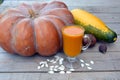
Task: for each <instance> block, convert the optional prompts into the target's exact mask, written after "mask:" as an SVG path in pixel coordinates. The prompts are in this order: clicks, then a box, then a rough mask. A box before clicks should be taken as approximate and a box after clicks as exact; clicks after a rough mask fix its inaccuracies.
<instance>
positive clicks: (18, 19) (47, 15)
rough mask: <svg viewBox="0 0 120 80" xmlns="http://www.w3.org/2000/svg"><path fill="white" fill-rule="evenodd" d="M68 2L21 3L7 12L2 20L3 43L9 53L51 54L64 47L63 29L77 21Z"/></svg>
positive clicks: (1, 36)
mask: <svg viewBox="0 0 120 80" xmlns="http://www.w3.org/2000/svg"><path fill="white" fill-rule="evenodd" d="M73 21H74V20H73V16H72V14H71V12H70V11H69V10H68V8H67V6H66V4H65V3H63V2H60V1H53V2H50V3H34V4H31V5H29V4H25V3H23V4H21V5H19V6H18V7H16V8H11V9H8V10H7V11H5V12H3V13H2V15H1V19H0V45H1V47H2V48H3V49H4V50H6V51H7V52H9V53H17V54H19V55H22V56H32V55H33V54H35V53H36V52H37V53H39V54H40V55H42V56H51V55H53V54H55V53H56V52H57V51H58V50H60V49H61V48H62V35H61V29H62V28H63V27H64V26H65V25H71V24H73Z"/></svg>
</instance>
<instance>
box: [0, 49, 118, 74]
mask: <svg viewBox="0 0 120 80" xmlns="http://www.w3.org/2000/svg"><path fill="white" fill-rule="evenodd" d="M119 53H120V52H107V53H106V54H101V53H100V52H86V51H84V52H82V54H80V55H79V58H80V59H83V60H84V61H85V63H89V64H90V61H91V60H92V61H94V64H93V65H92V64H90V67H91V68H92V70H89V69H87V67H86V66H85V67H80V68H79V69H76V71H114V70H115V71H116V70H118V71H120V67H119V66H120V61H119V60H120V55H119ZM57 55H58V56H61V57H63V58H64V57H65V56H64V54H63V53H58V54H57ZM48 58H50V57H47V58H46V57H41V56H38V55H35V56H32V57H21V56H18V55H10V54H7V53H0V64H1V65H0V72H29V71H30V72H47V71H49V68H42V69H40V70H38V69H37V66H38V65H39V62H40V61H46V60H47V59H48ZM52 59H55V58H54V57H52ZM56 64H57V63H56ZM56 64H55V65H56ZM50 65H54V64H51V63H49V66H50Z"/></svg>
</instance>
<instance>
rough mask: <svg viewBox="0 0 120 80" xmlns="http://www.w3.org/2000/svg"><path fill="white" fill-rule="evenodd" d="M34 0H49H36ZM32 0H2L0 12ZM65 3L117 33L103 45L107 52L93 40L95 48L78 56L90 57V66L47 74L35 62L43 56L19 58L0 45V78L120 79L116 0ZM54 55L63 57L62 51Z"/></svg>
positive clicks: (119, 11) (119, 5)
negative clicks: (93, 17)
mask: <svg viewBox="0 0 120 80" xmlns="http://www.w3.org/2000/svg"><path fill="white" fill-rule="evenodd" d="M36 1H37V2H42V1H46V2H49V1H50V0H36ZM36 1H34V0H13V1H12V0H5V1H4V3H3V4H2V5H0V12H2V11H3V10H5V9H7V8H8V7H15V6H17V5H18V4H20V3H22V2H27V3H33V2H36ZM61 1H63V2H65V3H66V4H67V5H68V7H69V9H70V10H71V9H74V8H82V9H85V10H87V11H89V12H91V13H93V14H94V15H96V16H98V17H99V18H100V19H102V20H103V21H104V22H105V23H106V24H107V25H108V26H109V28H111V29H112V30H114V31H116V32H117V34H118V39H117V41H116V42H115V43H111V44H107V46H108V51H107V53H106V54H101V53H100V52H99V51H98V46H99V44H100V43H97V44H96V45H95V47H93V48H89V49H88V50H87V51H84V52H82V54H81V55H80V56H79V57H80V59H83V60H84V61H85V62H86V63H89V62H90V61H91V60H92V61H94V64H90V67H91V68H92V69H88V68H87V67H86V66H85V67H80V68H79V69H75V71H73V72H72V73H71V74H67V73H65V74H60V73H59V72H56V73H54V74H49V73H48V69H47V68H44V69H40V70H38V69H37V67H38V66H39V62H40V61H43V60H46V58H45V57H41V56H39V55H34V56H32V57H21V56H19V55H11V54H8V53H7V52H5V51H4V50H3V49H2V48H0V80H73V79H74V80H120V36H119V34H120V28H119V27H120V0H73V1H72V0H61ZM57 55H58V56H62V57H64V54H63V53H62V52H58V54H57ZM53 58H54V57H53Z"/></svg>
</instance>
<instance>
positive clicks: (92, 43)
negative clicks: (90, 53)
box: [83, 34, 96, 47]
mask: <svg viewBox="0 0 120 80" xmlns="http://www.w3.org/2000/svg"><path fill="white" fill-rule="evenodd" d="M86 35H87V36H89V38H90V40H91V44H90V46H89V47H93V46H95V44H96V38H95V36H94V35H93V34H86ZM88 42H89V40H88V39H87V38H83V45H84V46H85V45H86V44H87V43H88Z"/></svg>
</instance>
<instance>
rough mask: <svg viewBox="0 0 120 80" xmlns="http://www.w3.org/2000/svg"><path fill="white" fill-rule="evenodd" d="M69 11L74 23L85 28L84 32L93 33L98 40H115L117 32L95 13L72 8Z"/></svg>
mask: <svg viewBox="0 0 120 80" xmlns="http://www.w3.org/2000/svg"><path fill="white" fill-rule="evenodd" d="M71 12H72V14H73V16H74V20H75V24H76V25H80V26H82V27H83V28H85V32H86V33H90V34H93V35H95V37H96V38H97V39H98V40H102V41H105V42H109V43H111V42H115V41H116V40H117V34H116V33H115V32H114V31H112V30H111V29H110V28H108V27H107V26H106V24H105V23H104V22H103V21H102V20H100V19H99V18H98V17H96V16H95V15H93V14H91V13H89V12H87V11H85V10H82V9H73V10H71Z"/></svg>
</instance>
